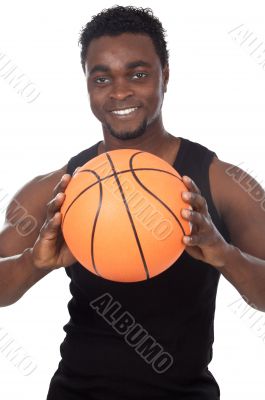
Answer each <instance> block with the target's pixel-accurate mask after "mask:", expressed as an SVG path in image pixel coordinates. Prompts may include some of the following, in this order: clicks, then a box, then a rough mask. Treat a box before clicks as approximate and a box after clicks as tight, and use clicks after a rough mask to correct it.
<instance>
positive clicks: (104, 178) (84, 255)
mask: <svg viewBox="0 0 265 400" xmlns="http://www.w3.org/2000/svg"><path fill="white" fill-rule="evenodd" d="M184 190H187V189H186V187H185V185H184V183H183V182H182V179H181V176H180V175H179V174H178V172H177V171H176V170H175V169H174V168H173V167H172V166H171V165H170V164H168V163H167V162H166V161H164V160H162V159H161V158H159V157H157V156H155V155H154V154H151V153H148V152H144V151H140V150H137V149H119V150H112V151H108V152H106V153H102V154H100V155H99V156H97V157H94V158H93V159H91V160H90V161H88V162H87V163H86V164H84V165H83V166H82V167H81V168H80V169H79V170H78V171H77V172H76V173H75V174H74V175H73V177H72V179H71V181H70V183H69V184H68V186H67V188H66V190H65V194H66V196H65V201H64V203H63V206H62V208H61V212H62V232H63V236H64V238H65V241H66V243H67V245H68V247H69V249H70V250H71V252H72V254H73V255H74V257H75V258H76V259H77V260H78V261H79V262H80V263H81V264H82V265H83V266H84V267H85V268H87V269H88V270H89V271H91V272H93V273H94V274H96V275H98V276H100V277H102V278H105V279H109V280H112V281H118V282H136V281H142V280H145V279H149V278H152V277H153V276H156V275H158V274H160V273H161V272H163V271H164V270H166V269H167V268H169V267H170V266H171V265H172V264H173V263H174V262H175V261H176V260H177V259H178V257H180V255H181V254H182V252H183V250H184V248H185V245H184V244H183V243H182V237H183V235H184V234H186V235H188V234H189V233H190V223H189V222H188V221H186V220H184V219H183V218H182V216H181V213H180V211H181V208H187V207H188V204H187V203H185V202H184V201H183V200H182V198H181V192H182V191H184Z"/></svg>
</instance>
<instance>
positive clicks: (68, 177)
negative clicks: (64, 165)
mask: <svg viewBox="0 0 265 400" xmlns="http://www.w3.org/2000/svg"><path fill="white" fill-rule="evenodd" d="M70 180H71V175H70V174H64V175H63V176H62V177H61V180H60V181H59V182H58V183H57V185H56V186H55V188H54V189H53V196H54V197H55V196H56V195H57V194H58V193H61V192H64V191H65V189H66V187H67V185H68V183H69V182H70Z"/></svg>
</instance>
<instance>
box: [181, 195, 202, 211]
mask: <svg viewBox="0 0 265 400" xmlns="http://www.w3.org/2000/svg"><path fill="white" fill-rule="evenodd" d="M181 195H182V198H183V200H184V201H186V202H187V203H189V204H190V205H191V207H192V208H193V209H195V210H197V211H200V212H204V213H206V212H207V210H208V207H207V203H206V200H205V198H204V197H203V196H202V195H200V194H198V193H194V192H182V194H181Z"/></svg>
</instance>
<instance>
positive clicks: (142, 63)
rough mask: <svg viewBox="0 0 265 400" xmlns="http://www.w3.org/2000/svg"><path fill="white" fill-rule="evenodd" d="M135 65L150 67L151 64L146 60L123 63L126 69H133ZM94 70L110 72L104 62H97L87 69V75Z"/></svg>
mask: <svg viewBox="0 0 265 400" xmlns="http://www.w3.org/2000/svg"><path fill="white" fill-rule="evenodd" d="M137 67H147V68H151V67H152V65H151V64H150V63H148V62H147V61H143V60H137V61H132V62H130V63H127V64H126V65H125V68H126V69H134V68H137ZM95 72H110V68H109V67H108V66H107V65H104V64H97V65H95V66H94V67H93V68H92V69H91V70H90V71H89V75H92V74H94V73H95Z"/></svg>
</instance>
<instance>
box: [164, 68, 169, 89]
mask: <svg viewBox="0 0 265 400" xmlns="http://www.w3.org/2000/svg"><path fill="white" fill-rule="evenodd" d="M168 80H169V65H168V64H166V65H165V66H164V68H163V87H164V93H166V91H167V84H168Z"/></svg>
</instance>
